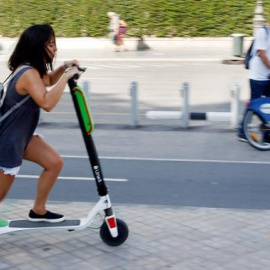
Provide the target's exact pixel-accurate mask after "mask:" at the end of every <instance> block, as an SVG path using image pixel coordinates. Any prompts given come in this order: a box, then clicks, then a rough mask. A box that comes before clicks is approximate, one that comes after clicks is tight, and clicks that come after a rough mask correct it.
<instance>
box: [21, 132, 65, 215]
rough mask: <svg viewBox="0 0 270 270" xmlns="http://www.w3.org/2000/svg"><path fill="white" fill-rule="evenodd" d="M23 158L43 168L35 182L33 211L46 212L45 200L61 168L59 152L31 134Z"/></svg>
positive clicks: (37, 212)
mask: <svg viewBox="0 0 270 270" xmlns="http://www.w3.org/2000/svg"><path fill="white" fill-rule="evenodd" d="M24 159H26V160H29V161H32V162H35V163H37V164H39V165H40V166H41V167H43V168H44V170H43V171H42V173H41V175H40V177H39V181H38V184H37V194H36V199H35V203H34V206H33V211H34V212H35V213H36V214H39V215H43V214H45V213H46V201H47V198H48V195H49V193H50V191H51V189H52V187H53V185H54V184H55V182H56V180H57V177H58V175H59V173H60V171H61V169H62V166H63V160H62V158H61V157H60V156H59V154H58V153H57V152H56V151H55V150H54V149H53V148H52V147H51V146H49V145H48V144H47V143H46V142H45V141H44V140H43V139H42V138H40V137H38V136H33V137H32V138H31V140H30V142H29V143H28V145H27V147H26V150H25V153H24Z"/></svg>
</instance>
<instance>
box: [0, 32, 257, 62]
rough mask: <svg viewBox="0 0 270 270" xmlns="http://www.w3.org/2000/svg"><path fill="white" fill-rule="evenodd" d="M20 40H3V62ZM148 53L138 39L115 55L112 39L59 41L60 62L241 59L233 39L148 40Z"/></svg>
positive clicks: (129, 41) (128, 40) (246, 42)
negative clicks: (237, 55) (139, 46)
mask: <svg viewBox="0 0 270 270" xmlns="http://www.w3.org/2000/svg"><path fill="white" fill-rule="evenodd" d="M251 39H252V38H250V37H246V38H245V39H244V43H243V51H246V50H247V48H248V47H249V45H250V42H251ZM16 42H17V38H3V37H0V44H1V47H2V50H1V49H0V61H1V60H2V61H3V60H6V59H7V57H9V56H10V54H11V52H12V50H13V48H14V45H15V44H16ZM143 42H144V43H145V44H146V45H147V46H149V47H150V49H149V50H146V51H143V50H142V51H141V50H139V49H138V43H139V41H138V39H137V38H126V39H125V43H126V46H127V48H128V52H120V53H119V52H118V53H117V52H114V50H113V46H112V44H111V42H110V40H109V39H106V38H58V39H57V47H58V57H57V60H62V59H67V58H70V57H71V55H73V53H71V51H74V52H75V55H76V58H77V59H78V58H79V59H86V60H88V61H89V60H114V61H119V60H120V61H121V60H130V59H133V60H134V57H135V56H136V59H135V60H147V59H148V58H151V59H156V60H160V59H162V58H164V57H163V55H162V54H163V53H164V52H166V57H167V58H168V59H169V60H173V61H181V60H182V61H183V60H189V61H196V60H200V61H210V60H211V61H222V60H224V59H238V58H237V57H234V56H233V55H232V49H233V39H232V37H223V38H207V37H205V38H170V39H169V38H168V39H166V38H159V39H158V38H145V39H144V41H143Z"/></svg>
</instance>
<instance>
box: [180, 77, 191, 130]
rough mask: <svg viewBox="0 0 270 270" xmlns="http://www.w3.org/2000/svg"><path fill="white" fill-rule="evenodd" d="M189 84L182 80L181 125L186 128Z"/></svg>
mask: <svg viewBox="0 0 270 270" xmlns="http://www.w3.org/2000/svg"><path fill="white" fill-rule="evenodd" d="M188 87H189V84H188V83H187V82H184V83H183V84H182V87H181V96H182V114H181V126H182V127H183V128H187V127H188V124H189V106H188V101H189V94H188Z"/></svg>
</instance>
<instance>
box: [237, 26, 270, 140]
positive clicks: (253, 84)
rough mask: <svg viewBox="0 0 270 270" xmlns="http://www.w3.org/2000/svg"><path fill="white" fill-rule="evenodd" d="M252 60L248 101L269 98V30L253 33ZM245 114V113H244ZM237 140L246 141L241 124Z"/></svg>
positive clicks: (266, 28) (267, 27) (264, 29)
mask: <svg viewBox="0 0 270 270" xmlns="http://www.w3.org/2000/svg"><path fill="white" fill-rule="evenodd" d="M251 53H252V58H251V59H250V63H249V83H250V90H251V94H250V100H253V99H256V98H260V97H270V77H269V76H270V28H269V26H265V27H260V28H259V29H258V30H257V31H256V33H255V39H254V45H253V48H252V52H251ZM245 113H246V112H245ZM238 139H239V140H240V141H245V142H246V141H247V139H246V137H245V134H244V130H243V122H242V123H241V124H240V127H239V128H238Z"/></svg>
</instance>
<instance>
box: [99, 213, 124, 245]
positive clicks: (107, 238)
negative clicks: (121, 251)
mask: <svg viewBox="0 0 270 270" xmlns="http://www.w3.org/2000/svg"><path fill="white" fill-rule="evenodd" d="M116 224H117V230H118V236H116V237H112V235H111V233H110V231H109V228H108V226H107V223H106V222H104V223H103V224H102V226H101V227H100V232H99V234H100V237H101V239H102V240H103V242H104V243H105V244H107V245H108V246H120V245H121V244H123V243H124V242H125V241H126V240H127V238H128V232H129V230H128V226H127V224H126V223H125V222H124V221H123V220H121V219H118V218H117V219H116Z"/></svg>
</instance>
